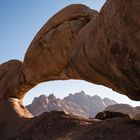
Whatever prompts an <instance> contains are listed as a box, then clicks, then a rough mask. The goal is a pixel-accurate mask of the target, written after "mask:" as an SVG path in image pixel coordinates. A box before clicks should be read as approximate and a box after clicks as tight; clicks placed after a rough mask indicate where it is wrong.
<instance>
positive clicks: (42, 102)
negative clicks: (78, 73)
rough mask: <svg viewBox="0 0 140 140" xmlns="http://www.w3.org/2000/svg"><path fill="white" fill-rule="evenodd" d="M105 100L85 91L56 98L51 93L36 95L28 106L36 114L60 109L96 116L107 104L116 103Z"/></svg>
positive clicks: (79, 114) (86, 115)
mask: <svg viewBox="0 0 140 140" xmlns="http://www.w3.org/2000/svg"><path fill="white" fill-rule="evenodd" d="M104 100H105V101H106V102H104ZM104 100H103V99H102V98H101V97H100V96H98V95H94V96H89V95H87V94H86V93H85V92H84V91H80V92H76V93H74V94H72V93H70V94H69V95H68V96H66V97H64V99H59V98H56V97H55V95H54V94H50V95H49V96H48V97H47V96H46V95H41V96H39V97H35V98H34V101H33V102H32V104H30V105H29V106H27V108H28V109H29V111H30V112H31V113H32V114H33V115H34V116H37V115H39V114H41V113H43V112H48V111H52V110H59V111H64V112H66V113H71V114H74V115H78V116H83V117H94V116H95V115H96V114H97V113H98V112H101V111H103V110H104V109H105V108H106V106H107V104H108V105H112V104H114V103H115V101H114V102H113V100H110V99H108V98H107V99H104Z"/></svg>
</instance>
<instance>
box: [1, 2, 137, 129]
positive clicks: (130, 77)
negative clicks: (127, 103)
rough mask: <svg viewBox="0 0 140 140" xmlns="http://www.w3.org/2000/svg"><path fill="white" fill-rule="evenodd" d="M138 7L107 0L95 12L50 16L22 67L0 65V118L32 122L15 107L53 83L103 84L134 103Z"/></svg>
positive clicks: (75, 8) (74, 8)
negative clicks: (41, 86) (36, 89)
mask: <svg viewBox="0 0 140 140" xmlns="http://www.w3.org/2000/svg"><path fill="white" fill-rule="evenodd" d="M139 7H140V1H139V0H123V1H122V0H107V2H106V3H105V5H104V6H103V8H102V10H101V11H100V13H98V12H97V11H95V10H92V9H89V8H88V7H86V6H84V5H71V6H68V7H66V8H64V9H63V10H61V11H60V12H59V13H57V14H56V15H55V16H53V17H52V18H51V19H50V20H49V21H48V22H47V23H46V24H45V25H44V26H43V27H42V29H41V30H40V31H39V32H38V34H37V35H36V37H35V38H34V39H33V41H32V43H31V44H30V46H29V48H28V50H27V52H26V54H25V58H24V61H23V62H20V61H19V60H11V61H9V62H6V63H4V64H1V65H0V101H1V102H0V106H1V107H2V108H1V109H0V114H4V113H5V114H4V116H8V115H9V114H10V112H12V114H15V117H14V119H20V118H21V117H22V118H26V117H28V118H29V117H31V115H30V113H29V112H28V111H27V110H26V109H25V108H24V107H23V106H22V104H21V103H22V102H20V101H21V100H22V99H23V97H24V95H25V93H26V92H27V91H28V90H29V89H31V88H32V87H34V86H35V85H37V84H38V83H40V82H44V81H49V80H57V79H62V80H65V79H82V80H86V81H89V82H92V83H95V84H102V85H104V86H107V87H109V88H112V89H113V90H115V91H117V92H119V93H121V94H124V95H126V96H128V97H129V98H131V99H133V100H137V101H139V100H140V86H139V85H140V55H139V52H140V47H139V46H140V14H139V13H140V8H139ZM13 98H15V100H13V101H14V103H13V102H12V103H11V99H13ZM17 100H19V101H17ZM9 101H10V104H11V105H9V108H8V110H9V111H7V112H6V111H4V110H5V109H4V107H5V106H6V105H7V104H8V103H9ZM13 104H14V106H13ZM3 109H4V110H3ZM23 112H24V115H23ZM10 115H11V114H10ZM2 119H3V118H2ZM9 120H10V119H9ZM9 120H6V121H7V123H9V122H8V121H9ZM1 122H2V120H1V118H0V123H1ZM9 124H10V123H9ZM15 127H17V125H16V124H15Z"/></svg>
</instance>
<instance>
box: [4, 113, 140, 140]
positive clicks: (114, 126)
mask: <svg viewBox="0 0 140 140" xmlns="http://www.w3.org/2000/svg"><path fill="white" fill-rule="evenodd" d="M139 125H140V121H139V120H131V119H130V118H129V117H126V116H125V115H122V116H121V117H118V116H115V115H114V116H113V118H106V119H105V120H104V121H102V120H97V119H96V120H95V119H83V118H79V117H75V116H72V115H68V114H65V113H64V112H60V111H59V112H58V111H53V112H46V113H43V114H42V115H40V116H37V117H34V118H32V119H30V120H28V123H27V124H26V125H25V126H24V127H23V128H22V129H19V131H18V133H17V134H15V135H14V136H12V137H9V138H8V139H6V140H128V139H129V140H139V138H140V129H139V128H140V127H139ZM4 140H5V139H4Z"/></svg>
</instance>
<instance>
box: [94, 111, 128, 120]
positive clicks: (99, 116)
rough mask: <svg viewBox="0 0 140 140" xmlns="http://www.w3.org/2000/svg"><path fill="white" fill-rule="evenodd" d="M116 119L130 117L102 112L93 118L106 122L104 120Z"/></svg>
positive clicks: (119, 113) (117, 113) (111, 112)
mask: <svg viewBox="0 0 140 140" xmlns="http://www.w3.org/2000/svg"><path fill="white" fill-rule="evenodd" d="M116 117H125V118H130V116H129V115H128V114H124V113H121V112H113V111H103V112H99V113H98V114H97V115H96V116H95V119H100V120H106V119H109V118H116Z"/></svg>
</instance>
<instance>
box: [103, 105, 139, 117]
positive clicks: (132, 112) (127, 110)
mask: <svg viewBox="0 0 140 140" xmlns="http://www.w3.org/2000/svg"><path fill="white" fill-rule="evenodd" d="M104 111H112V112H120V113H124V114H128V115H129V116H130V117H131V118H134V117H135V116H136V115H137V114H140V110H138V109H136V108H134V107H132V106H130V105H128V104H114V105H110V106H108V107H106V108H105V109H104Z"/></svg>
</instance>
